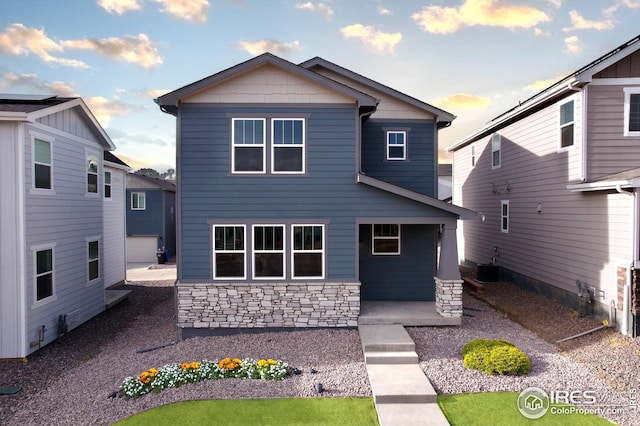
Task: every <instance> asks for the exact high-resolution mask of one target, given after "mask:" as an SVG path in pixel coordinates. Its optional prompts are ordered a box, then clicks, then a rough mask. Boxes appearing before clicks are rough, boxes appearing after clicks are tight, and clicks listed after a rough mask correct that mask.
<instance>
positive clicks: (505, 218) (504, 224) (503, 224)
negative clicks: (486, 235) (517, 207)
mask: <svg viewBox="0 0 640 426" xmlns="http://www.w3.org/2000/svg"><path fill="white" fill-rule="evenodd" d="M500 208H501V212H500V231H501V232H502V233H504V234H508V233H509V200H502V201H501V202H500Z"/></svg>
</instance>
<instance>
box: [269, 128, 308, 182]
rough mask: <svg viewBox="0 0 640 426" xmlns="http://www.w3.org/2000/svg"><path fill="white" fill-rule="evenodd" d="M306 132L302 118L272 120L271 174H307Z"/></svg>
mask: <svg viewBox="0 0 640 426" xmlns="http://www.w3.org/2000/svg"><path fill="white" fill-rule="evenodd" d="M304 135H305V130H304V119H302V118H274V119H272V120H271V149H272V152H271V157H272V160H271V172H272V173H304V172H305V170H304V169H305V164H304V163H305V161H304V160H305V158H304V151H305V137H304Z"/></svg>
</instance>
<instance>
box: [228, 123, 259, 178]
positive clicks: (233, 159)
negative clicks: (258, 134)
mask: <svg viewBox="0 0 640 426" xmlns="http://www.w3.org/2000/svg"><path fill="white" fill-rule="evenodd" d="M238 120H242V121H247V120H251V121H262V144H261V145H257V144H254V145H236V143H235V141H236V126H235V122H236V121H238ZM259 146H261V147H262V170H260V171H237V170H236V147H253V148H256V147H259ZM266 164H267V119H266V118H259V117H234V118H232V119H231V173H233V174H238V175H251V174H253V175H256V174H265V173H266V172H267V167H266Z"/></svg>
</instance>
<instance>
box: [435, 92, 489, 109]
mask: <svg viewBox="0 0 640 426" xmlns="http://www.w3.org/2000/svg"><path fill="white" fill-rule="evenodd" d="M433 104H434V105H435V106H437V107H438V108H443V109H446V110H448V109H451V110H456V109H481V108H485V107H487V106H489V105H491V99H489V98H486V97H484V96H476V95H471V94H469V93H455V94H453V95H450V96H447V97H446V98H440V99H436V100H435V101H434V102H433Z"/></svg>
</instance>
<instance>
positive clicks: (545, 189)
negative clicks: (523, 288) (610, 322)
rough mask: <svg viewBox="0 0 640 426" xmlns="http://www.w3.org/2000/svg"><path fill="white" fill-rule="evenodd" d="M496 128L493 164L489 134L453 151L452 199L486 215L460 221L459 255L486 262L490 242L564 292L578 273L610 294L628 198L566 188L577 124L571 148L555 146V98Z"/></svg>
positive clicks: (622, 254) (625, 234) (622, 255)
mask: <svg viewBox="0 0 640 426" xmlns="http://www.w3.org/2000/svg"><path fill="white" fill-rule="evenodd" d="M575 96H576V100H577V101H578V102H577V105H576V107H577V108H576V117H580V111H581V108H580V102H579V100H580V96H579V95H575ZM578 122H579V121H576V123H578ZM500 134H501V135H502V136H501V140H502V146H501V148H502V161H501V167H500V168H497V169H492V167H491V135H488V136H487V137H485V138H482V139H480V140H478V141H476V142H475V143H473V144H471V145H467V146H465V147H463V148H460V149H458V150H456V151H455V152H454V157H453V169H454V172H453V185H454V195H453V202H454V204H457V205H462V206H463V207H465V208H468V209H472V210H476V211H478V212H482V213H483V214H484V215H485V218H486V219H485V221H484V222H471V221H467V222H464V223H463V224H462V225H461V232H459V233H458V236H459V253H460V256H461V261H463V262H464V261H470V262H473V263H476V264H478V263H490V262H491V261H492V258H493V256H494V254H495V252H494V249H496V248H497V257H496V263H497V264H498V265H499V266H501V267H504V268H506V269H509V270H511V271H514V272H517V273H520V274H523V275H525V276H528V277H530V278H533V279H535V280H539V281H541V282H544V283H548V284H551V285H553V286H556V287H559V288H561V289H564V290H566V291H569V292H571V293H576V292H577V286H576V280H578V279H579V280H581V281H582V282H583V283H585V284H587V285H589V286H593V287H596V288H599V289H601V290H603V291H605V297H606V301H605V300H600V301H601V302H603V303H605V304H606V303H608V301H609V299H610V298H612V297H614V295H615V294H616V288H615V276H616V275H615V266H616V262H617V261H619V260H620V259H627V258H628V249H629V247H630V243H631V242H630V240H629V238H630V235H629V226H630V220H631V218H629V217H628V212H629V211H631V210H630V206H631V204H630V203H631V200H632V198H631V197H628V196H626V195H623V194H617V193H607V194H603V193H572V192H570V191H569V190H567V188H566V185H567V184H569V183H575V182H577V181H579V176H580V164H581V153H580V150H581V148H582V147H581V137H582V129H580V127H579V126H578V128H577V129H576V135H575V136H576V137H575V141H576V146H575V147H574V148H571V149H569V150H565V151H559V150H558V146H559V142H558V137H559V136H558V105H557V104H553V105H550V106H548V107H546V108H545V109H542V110H540V111H538V112H535V113H533V114H532V115H530V116H529V117H527V118H524V119H522V120H520V121H518V122H516V123H514V124H511V125H508V126H507V127H505V128H503V129H501V130H500ZM472 145H474V146H475V155H476V164H475V166H472V165H471V149H472ZM502 200H508V201H509V210H510V212H509V232H508V233H503V232H501V202H502ZM538 210H540V212H538ZM627 260H628V259H627Z"/></svg>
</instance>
